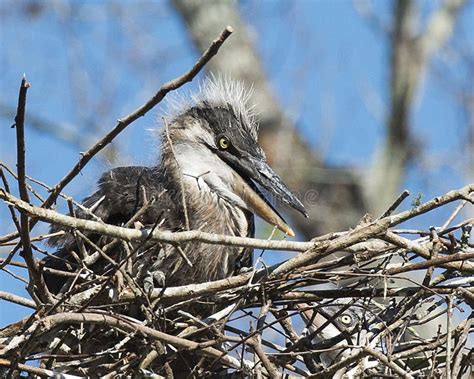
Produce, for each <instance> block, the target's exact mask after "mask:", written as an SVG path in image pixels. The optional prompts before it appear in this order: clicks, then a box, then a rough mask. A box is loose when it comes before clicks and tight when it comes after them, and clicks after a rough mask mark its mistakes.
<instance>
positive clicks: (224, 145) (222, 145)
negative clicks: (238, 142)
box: [219, 137, 230, 150]
mask: <svg viewBox="0 0 474 379" xmlns="http://www.w3.org/2000/svg"><path fill="white" fill-rule="evenodd" d="M229 146H230V142H229V140H228V139H227V138H225V137H221V138H219V149H221V150H225V149H228V148H229Z"/></svg>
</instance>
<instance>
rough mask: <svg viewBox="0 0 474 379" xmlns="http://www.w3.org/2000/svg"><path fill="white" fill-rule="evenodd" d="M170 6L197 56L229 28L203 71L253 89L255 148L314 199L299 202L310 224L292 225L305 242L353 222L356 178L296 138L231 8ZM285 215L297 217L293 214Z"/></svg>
mask: <svg viewBox="0 0 474 379" xmlns="http://www.w3.org/2000/svg"><path fill="white" fill-rule="evenodd" d="M173 3H174V5H175V7H176V9H177V10H178V12H179V13H180V14H181V15H182V17H183V18H184V21H185V22H186V25H187V27H188V30H189V33H190V37H191V38H192V39H193V41H194V43H195V45H196V46H197V47H198V49H199V50H200V51H203V50H204V49H205V48H206V43H207V42H206V41H208V40H209V38H210V36H213V35H215V33H216V31H217V30H219V29H220V28H222V26H223V24H224V23H231V24H232V25H233V26H234V28H235V30H236V32H235V35H234V37H233V38H232V41H229V44H228V46H227V48H226V50H225V51H224V52H223V53H222V54H219V56H217V57H216V59H214V60H213V61H212V62H210V64H209V65H208V66H207V67H208V68H209V69H210V70H213V71H215V72H223V73H229V74H231V75H232V77H233V78H235V79H239V80H242V81H244V82H245V83H246V84H248V85H252V86H253V98H252V102H253V103H254V104H256V106H257V110H258V112H259V119H260V143H261V144H262V146H263V148H264V150H265V152H266V154H267V158H268V160H269V162H270V163H271V165H272V166H273V167H275V169H276V171H277V172H278V173H279V174H280V175H281V176H282V177H283V179H284V180H285V182H286V183H287V184H288V185H289V186H290V187H291V188H295V189H298V190H299V191H301V192H305V193H308V191H310V190H313V191H314V193H315V196H313V197H311V198H308V199H302V201H303V203H304V204H305V206H306V208H307V211H308V213H309V215H310V221H307V220H304V219H302V218H301V217H298V216H295V217H292V221H293V224H295V225H296V226H297V228H298V229H299V230H301V231H302V232H303V233H304V235H305V236H306V237H307V238H312V237H314V236H315V235H319V234H321V233H325V232H328V231H334V230H343V229H346V228H347V227H349V226H350V225H353V224H355V223H357V221H358V220H359V219H360V217H361V216H362V215H363V214H364V213H365V209H366V208H365V205H364V204H363V201H362V194H361V187H360V185H359V177H358V176H357V175H356V174H355V173H353V172H352V171H351V170H347V169H335V168H331V167H326V166H325V165H324V163H323V162H321V159H320V158H319V157H318V156H317V154H316V153H315V152H314V151H312V150H311V147H310V146H309V145H308V144H307V143H306V142H305V141H304V140H303V139H302V138H301V137H300V135H299V133H298V131H297V130H296V128H295V125H294V124H293V122H292V121H291V120H290V119H289V118H288V117H287V116H286V115H285V112H284V111H283V109H282V108H281V106H280V105H279V104H278V102H277V101H276V99H275V97H274V95H273V92H272V89H271V87H270V85H269V83H268V80H267V76H266V74H265V69H264V67H263V66H262V63H261V60H260V57H259V56H258V54H257V51H256V48H255V45H254V41H253V38H252V35H251V33H250V32H249V28H248V27H247V25H245V23H244V22H243V21H242V19H241V18H240V15H239V12H238V9H237V7H236V3H235V2H232V1H211V0H206V1H201V0H174V1H173ZM295 168H296V169H295ZM316 193H317V194H316ZM316 196H317V198H315V197H316ZM289 214H290V216H293V215H296V213H293V212H292V211H290V212H289Z"/></svg>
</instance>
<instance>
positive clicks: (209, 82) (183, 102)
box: [167, 74, 258, 139]
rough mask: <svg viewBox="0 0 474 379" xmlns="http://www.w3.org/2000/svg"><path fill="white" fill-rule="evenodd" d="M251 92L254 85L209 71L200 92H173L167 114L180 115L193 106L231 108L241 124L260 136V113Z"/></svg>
mask: <svg viewBox="0 0 474 379" xmlns="http://www.w3.org/2000/svg"><path fill="white" fill-rule="evenodd" d="M252 92H253V88H252V87H250V88H246V87H245V86H244V83H243V82H241V81H237V80H232V79H231V78H230V77H228V76H215V75H213V74H210V75H209V76H208V77H206V79H204V80H203V81H202V82H201V83H200V84H199V89H198V91H197V92H193V93H188V94H183V93H179V92H173V93H172V94H170V95H168V97H167V108H168V112H169V113H168V117H171V118H174V117H177V116H179V115H181V114H183V113H185V112H186V111H187V110H189V109H190V108H191V107H202V108H204V107H216V108H226V109H229V110H232V111H233V112H234V114H235V115H236V116H237V117H239V118H240V119H241V120H242V126H243V127H245V128H247V129H248V131H249V132H250V133H251V134H252V136H253V137H254V138H255V139H257V133H258V124H257V120H256V116H257V115H256V113H255V109H254V105H252V104H250V97H251V96H252Z"/></svg>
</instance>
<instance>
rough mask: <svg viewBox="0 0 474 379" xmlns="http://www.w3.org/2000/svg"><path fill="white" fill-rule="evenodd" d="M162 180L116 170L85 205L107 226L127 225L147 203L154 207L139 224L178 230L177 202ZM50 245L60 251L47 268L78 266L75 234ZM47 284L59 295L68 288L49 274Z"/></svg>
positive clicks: (153, 174) (83, 214)
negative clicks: (75, 253) (62, 288)
mask: <svg viewBox="0 0 474 379" xmlns="http://www.w3.org/2000/svg"><path fill="white" fill-rule="evenodd" d="M159 178H160V174H159V172H158V170H157V168H154V167H151V168H150V167H138V166H135V167H118V168H115V169H113V170H110V171H108V172H106V173H104V174H103V175H102V177H101V178H100V179H99V182H98V185H99V188H98V190H97V191H96V192H95V193H94V194H92V195H91V196H89V197H87V198H85V199H84V201H83V203H82V205H83V206H84V207H85V208H88V209H92V212H93V214H94V215H95V216H96V217H99V218H100V219H101V220H102V221H104V222H106V223H109V224H114V225H124V224H126V223H127V222H128V221H129V220H130V219H131V218H132V217H133V216H134V215H135V213H136V212H137V211H138V210H139V209H140V208H141V207H142V206H143V204H144V201H145V199H146V200H148V201H149V203H150V206H149V207H148V208H147V210H146V212H144V213H143V215H142V216H141V217H140V219H139V220H138V221H140V222H141V223H142V224H144V225H145V226H151V225H153V224H154V223H156V222H159V221H160V220H161V219H165V220H166V222H165V225H163V226H164V227H166V228H168V229H170V230H177V229H179V220H177V219H176V212H175V210H174V204H173V201H172V200H171V198H170V195H169V194H168V192H167V191H165V190H164V188H163V185H162V183H161V182H160V180H159ZM75 214H76V217H78V218H83V219H92V216H91V215H90V212H87V211H85V210H83V209H80V208H76V209H75ZM173 215H174V217H172V216H173ZM60 230H64V228H63V227H61V226H57V225H53V226H52V227H51V232H57V231H60ZM66 231H68V230H66ZM85 234H86V235H87V237H88V238H90V239H91V240H92V241H94V242H95V241H97V240H98V238H99V236H98V235H94V234H92V233H85ZM48 244H49V245H51V246H55V247H57V248H58V250H57V251H56V252H55V253H54V255H53V256H49V257H46V258H45V259H44V264H45V266H46V267H50V268H54V269H58V270H68V268H67V264H66V262H69V263H70V265H72V266H73V267H74V266H76V262H74V259H73V258H72V257H71V254H70V252H71V251H72V250H74V251H77V246H76V241H75V239H74V236H73V235H72V234H71V233H65V234H63V235H60V236H56V237H51V238H50V239H49V240H48ZM45 280H46V283H47V285H48V287H49V288H50V289H51V290H52V291H53V292H57V291H59V289H60V288H61V287H62V285H63V284H64V280H62V279H61V278H59V277H58V276H55V275H48V274H45Z"/></svg>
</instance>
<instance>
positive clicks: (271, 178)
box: [232, 157, 308, 237]
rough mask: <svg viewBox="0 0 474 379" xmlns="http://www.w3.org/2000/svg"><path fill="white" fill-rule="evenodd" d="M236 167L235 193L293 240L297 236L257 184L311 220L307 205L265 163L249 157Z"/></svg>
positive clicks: (239, 162) (239, 161) (255, 211)
mask: <svg viewBox="0 0 474 379" xmlns="http://www.w3.org/2000/svg"><path fill="white" fill-rule="evenodd" d="M232 166H234V168H236V171H237V172H236V174H235V177H234V180H233V182H234V184H233V187H234V192H235V193H236V194H237V195H238V196H239V197H240V198H241V199H242V200H243V201H244V202H245V203H246V205H247V206H248V207H249V209H251V210H252V211H253V212H254V213H255V214H257V215H258V216H260V217H261V218H263V219H264V220H265V221H267V222H268V223H270V224H272V225H274V226H276V227H277V228H278V229H280V230H281V231H282V232H283V233H285V234H287V235H289V236H292V237H293V236H294V235H295V233H294V232H293V230H292V229H291V228H290V227H289V226H288V225H287V224H286V222H285V220H284V219H283V218H282V217H281V216H280V214H279V213H278V212H277V211H276V210H275V209H274V208H273V206H272V204H271V203H270V202H269V201H268V200H267V199H265V197H264V196H263V194H262V193H261V192H260V191H259V189H258V188H257V187H256V186H255V185H254V183H255V184H257V185H259V186H261V187H262V188H263V189H265V190H266V191H267V192H268V193H269V194H270V195H273V196H275V197H276V199H277V200H280V201H281V202H283V203H285V204H287V205H289V206H290V207H292V208H294V209H296V210H297V211H299V212H301V213H302V214H303V215H304V216H305V217H308V214H307V213H306V211H305V208H304V206H303V204H302V203H301V202H300V201H299V200H298V198H297V197H296V196H295V195H294V194H292V193H291V192H290V190H289V189H288V187H287V186H286V185H285V184H284V183H283V181H282V180H281V179H280V177H279V176H278V175H277V174H276V173H275V172H274V171H273V170H272V169H271V168H270V166H269V165H268V164H267V163H266V162H265V161H264V160H259V159H256V158H253V157H247V158H246V159H245V158H241V159H240V160H238V161H237V160H233V162H232ZM239 174H243V175H242V176H244V177H246V178H249V179H250V180H251V181H252V182H253V183H252V182H250V183H249V182H248V181H246V180H245V179H243V178H242V176H241V175H239Z"/></svg>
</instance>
